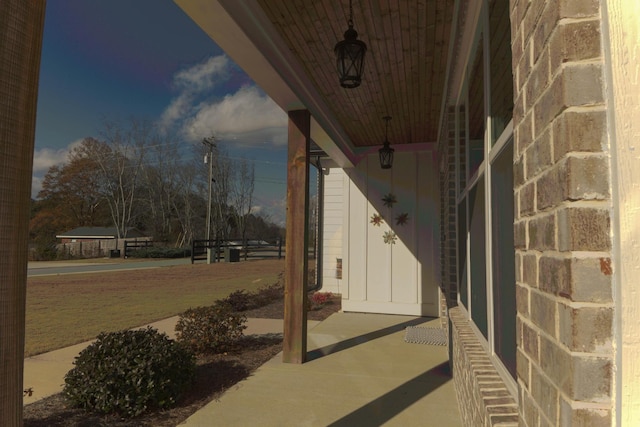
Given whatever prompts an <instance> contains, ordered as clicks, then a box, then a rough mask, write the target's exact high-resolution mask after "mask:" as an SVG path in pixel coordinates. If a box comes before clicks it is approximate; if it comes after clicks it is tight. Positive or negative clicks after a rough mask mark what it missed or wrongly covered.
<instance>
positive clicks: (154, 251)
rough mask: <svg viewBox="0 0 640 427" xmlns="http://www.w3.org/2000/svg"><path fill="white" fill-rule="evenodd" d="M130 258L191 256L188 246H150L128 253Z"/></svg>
mask: <svg viewBox="0 0 640 427" xmlns="http://www.w3.org/2000/svg"><path fill="white" fill-rule="evenodd" d="M128 256H129V257H130V258H186V257H189V256H191V249H188V248H162V247H149V248H144V249H138V250H137V251H133V252H130V253H129V254H128Z"/></svg>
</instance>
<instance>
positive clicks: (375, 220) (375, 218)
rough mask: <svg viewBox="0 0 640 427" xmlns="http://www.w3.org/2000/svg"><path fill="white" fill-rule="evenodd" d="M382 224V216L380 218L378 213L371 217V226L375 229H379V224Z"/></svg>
mask: <svg viewBox="0 0 640 427" xmlns="http://www.w3.org/2000/svg"><path fill="white" fill-rule="evenodd" d="M383 222H384V219H382V216H380V214H378V213H374V214H373V215H371V224H373V225H374V226H376V227H380V224H382V223H383Z"/></svg>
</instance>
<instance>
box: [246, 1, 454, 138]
mask: <svg viewBox="0 0 640 427" xmlns="http://www.w3.org/2000/svg"><path fill="white" fill-rule="evenodd" d="M258 3H259V5H260V7H261V8H262V9H263V11H264V13H265V14H266V16H267V18H268V19H269V20H270V21H271V22H272V24H273V26H274V27H275V29H276V31H277V32H278V33H279V35H280V36H281V38H282V39H283V41H284V42H285V44H286V45H287V46H288V47H289V49H290V50H291V52H292V54H293V55H294V56H295V57H297V58H298V60H299V62H300V63H301V64H302V65H303V67H304V69H305V70H306V72H307V74H308V76H309V79H310V80H311V82H312V83H313V84H314V85H315V87H316V90H317V92H318V93H319V94H320V95H321V96H322V97H323V99H324V102H325V103H326V104H327V105H328V106H329V108H330V109H331V111H332V112H333V114H334V115H335V117H336V119H337V120H338V122H339V123H340V125H341V126H342V128H343V129H344V130H345V132H346V134H347V135H348V137H349V139H350V140H351V142H352V144H353V145H354V146H355V147H367V146H376V145H380V144H381V143H382V141H383V140H384V134H385V123H384V120H383V119H382V117H384V116H386V115H389V116H391V117H392V120H391V122H390V123H389V141H390V142H391V144H392V145H393V144H409V143H428V142H435V141H436V139H437V134H438V125H439V120H440V110H441V108H442V98H443V94H444V87H445V78H446V68H447V60H448V58H447V54H448V51H449V38H450V32H451V21H452V16H453V3H454V1H453V0H394V1H385V0H354V1H353V23H354V29H355V30H356V31H357V32H358V38H359V39H360V40H362V41H364V42H365V43H366V44H367V53H366V56H365V69H364V75H363V78H362V84H361V86H360V87H358V88H355V89H344V88H342V87H340V84H339V82H338V77H337V72H336V66H335V57H334V54H333V49H334V46H335V44H336V43H337V42H338V41H340V40H342V39H343V33H344V31H345V30H346V29H347V27H348V25H347V21H348V19H349V1H348V0H258Z"/></svg>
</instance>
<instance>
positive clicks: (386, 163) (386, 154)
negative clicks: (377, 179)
mask: <svg viewBox="0 0 640 427" xmlns="http://www.w3.org/2000/svg"><path fill="white" fill-rule="evenodd" d="M382 119H383V120H384V121H386V122H387V127H386V129H385V131H384V142H383V143H382V148H381V149H379V150H378V154H379V155H380V167H381V168H382V169H391V165H393V152H394V151H395V150H394V149H393V148H391V147H390V146H389V139H388V134H389V120H391V117H389V116H385V117H383V118H382Z"/></svg>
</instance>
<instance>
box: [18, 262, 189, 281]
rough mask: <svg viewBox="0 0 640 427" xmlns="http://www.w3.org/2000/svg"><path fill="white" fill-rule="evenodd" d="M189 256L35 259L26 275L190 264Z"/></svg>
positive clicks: (30, 263)
mask: <svg viewBox="0 0 640 427" xmlns="http://www.w3.org/2000/svg"><path fill="white" fill-rule="evenodd" d="M190 263H191V259H190V258H181V259H163V260H152V261H128V262H124V261H118V260H114V261H113V262H106V263H105V262H96V263H88V262H73V261H35V262H29V265H28V268H27V275H28V276H29V277H35V276H47V275H53V274H75V273H93V272H100V271H118V270H139V269H144V268H158V267H166V266H169V265H184V264H190Z"/></svg>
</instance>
